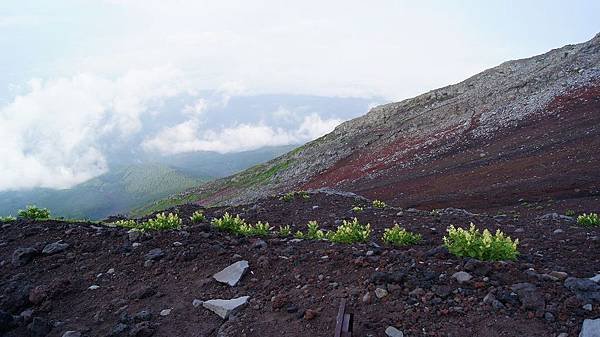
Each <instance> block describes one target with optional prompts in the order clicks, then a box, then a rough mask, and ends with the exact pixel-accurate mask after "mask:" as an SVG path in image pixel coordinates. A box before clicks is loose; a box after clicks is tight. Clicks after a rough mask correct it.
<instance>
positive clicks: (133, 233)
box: [127, 229, 142, 242]
mask: <svg viewBox="0 0 600 337" xmlns="http://www.w3.org/2000/svg"><path fill="white" fill-rule="evenodd" d="M141 236H142V232H140V231H138V230H135V229H130V230H129V232H127V237H128V238H129V241H131V242H134V241H137V240H139V239H140V237H141Z"/></svg>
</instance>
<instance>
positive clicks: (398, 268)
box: [0, 191, 600, 337]
mask: <svg viewBox="0 0 600 337" xmlns="http://www.w3.org/2000/svg"><path fill="white" fill-rule="evenodd" d="M325 192H327V191H322V192H320V193H314V194H311V195H310V198H309V199H307V200H304V199H301V198H297V199H295V200H293V201H290V202H285V201H281V200H279V199H278V198H266V199H262V200H260V201H259V202H257V203H255V204H252V205H247V206H236V207H229V208H210V209H207V210H205V214H206V215H207V218H208V219H207V222H205V223H201V224H191V223H190V222H189V221H188V220H187V219H188V217H189V216H190V215H191V214H192V213H193V211H195V210H196V209H198V206H194V205H185V206H180V207H179V208H178V209H176V210H171V211H177V213H178V214H179V215H180V216H181V217H182V218H184V224H185V226H184V229H183V230H180V231H167V232H153V233H148V234H145V235H137V234H136V233H134V234H130V233H128V231H127V230H125V229H121V228H111V227H107V226H104V225H98V224H88V223H67V222H57V221H43V222H29V221H21V220H19V221H17V222H12V223H5V224H3V225H2V227H1V228H2V229H1V230H0V310H2V311H1V312H0V335H2V334H3V336H7V337H8V336H71V337H73V336H315V337H316V336H333V332H334V327H335V317H336V314H337V310H338V306H339V303H340V300H341V299H343V298H345V299H347V301H348V311H350V312H352V313H353V314H354V336H386V332H385V331H386V329H388V330H387V331H388V333H389V334H391V335H393V333H394V331H392V330H393V329H391V328H389V327H390V326H392V327H395V328H396V329H398V331H401V332H403V334H404V336H544V337H547V336H561V337H565V336H577V335H578V334H579V333H580V330H581V328H582V324H583V321H584V320H585V319H594V318H597V317H599V316H600V305H599V304H600V303H599V302H600V285H599V284H597V283H596V282H595V280H590V279H589V278H591V277H594V276H595V275H597V274H598V273H599V272H600V267H599V266H600V264H599V262H600V257H599V256H598V254H597V251H598V248H599V247H600V229H590V228H582V227H580V226H578V225H577V224H576V223H575V221H574V219H573V218H570V217H566V216H562V215H561V214H564V213H565V211H566V210H567V209H574V210H576V211H579V212H583V211H588V212H589V211H597V207H598V205H600V203H599V202H600V200H598V198H595V199H594V198H588V199H571V200H565V201H560V202H555V201H552V200H545V201H543V202H540V201H537V202H534V201H528V200H521V201H518V202H517V201H516V202H515V206H513V207H510V208H499V209H494V210H493V213H492V211H488V213H480V214H473V213H470V212H469V211H466V210H462V209H452V208H449V209H443V210H440V211H438V212H433V213H432V212H430V211H423V210H415V209H400V208H395V207H389V206H388V207H387V208H385V209H374V208H372V207H370V206H369V205H370V203H369V202H368V201H366V200H364V199H361V198H357V197H354V196H352V195H340V194H335V193H325ZM355 205H365V206H366V207H365V210H364V211H363V212H361V213H358V214H355V213H354V212H353V211H352V210H351V208H352V207H353V206H355ZM225 211H228V212H230V213H233V214H240V216H242V217H244V218H245V219H247V220H248V221H249V222H251V223H254V222H256V221H258V220H260V221H263V222H264V221H268V222H269V223H270V224H271V225H273V226H275V227H278V226H279V225H286V224H289V225H291V226H292V227H293V228H294V230H296V229H304V227H305V224H306V223H307V222H308V221H309V220H317V221H318V222H319V223H320V224H321V226H322V227H323V228H325V229H331V228H333V227H334V226H336V224H338V223H339V222H340V220H342V219H349V218H352V217H354V216H357V217H358V219H359V220H360V221H361V222H369V223H371V225H372V227H373V231H374V233H373V240H372V241H371V242H370V243H368V244H354V245H340V244H332V243H329V242H326V241H306V240H303V241H299V240H294V239H281V238H276V237H272V238H268V239H264V240H263V239H248V238H240V237H233V236H229V235H226V234H223V233H220V232H216V231H214V230H213V229H212V228H211V227H210V225H209V224H208V221H209V220H210V219H211V218H213V217H216V216H221V215H222V214H223V213H224V212H225ZM471 222H473V223H475V224H476V225H478V226H479V227H481V228H483V227H486V228H489V229H492V230H495V229H497V228H500V229H502V230H503V231H504V232H506V233H507V234H509V235H510V236H511V237H513V238H518V239H519V240H520V245H519V249H520V252H521V255H520V257H519V259H518V260H517V261H515V262H482V261H476V260H471V259H466V258H457V257H454V256H452V255H450V254H449V253H448V252H447V251H446V250H445V249H444V248H443V247H442V246H441V243H442V237H443V235H444V233H445V229H446V227H447V226H449V225H451V224H454V225H458V226H463V227H464V226H468V224H469V223H471ZM394 223H398V224H400V225H402V226H404V227H406V228H407V229H409V230H412V231H415V232H418V233H420V234H422V236H423V238H424V241H423V243H422V244H419V245H415V246H410V247H405V248H394V247H391V246H389V245H384V244H383V243H382V242H381V239H380V237H381V234H382V232H383V229H384V228H386V227H389V226H392V225H393V224H394ZM238 261H247V262H248V267H247V270H246V272H245V274H244V275H243V276H242V277H241V279H240V280H239V282H238V283H237V284H236V285H235V286H231V285H229V284H224V283H220V282H217V281H216V280H215V279H214V278H213V277H212V276H213V275H214V274H215V273H217V272H219V271H221V270H222V269H224V268H225V267H227V266H229V265H231V264H233V263H235V262H238ZM238 267H240V268H242V269H245V263H243V262H241V263H239V264H238ZM243 296H249V297H248V299H247V303H246V304H245V305H242V306H241V307H239V308H238V309H237V310H236V311H234V312H232V313H231V314H230V315H229V316H228V317H227V319H222V318H221V317H219V316H218V315H217V314H216V313H215V312H213V311H211V310H208V309H207V308H205V306H210V305H208V304H207V303H213V302H208V301H209V300H214V299H225V300H228V299H233V298H240V297H243ZM240 301H241V302H243V301H244V298H242V299H241V300H240ZM590 322H592V321H588V323H586V324H590ZM67 331H72V332H70V333H67ZM398 331H395V333H398ZM397 335H398V334H397ZM588 336H591V335H588Z"/></svg>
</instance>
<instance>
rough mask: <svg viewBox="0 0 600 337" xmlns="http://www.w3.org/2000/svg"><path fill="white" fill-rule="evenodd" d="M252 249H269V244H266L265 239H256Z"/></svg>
mask: <svg viewBox="0 0 600 337" xmlns="http://www.w3.org/2000/svg"><path fill="white" fill-rule="evenodd" d="M252 248H254V249H263V248H267V243H266V242H265V240H263V239H256V240H255V241H254V242H253V243H252Z"/></svg>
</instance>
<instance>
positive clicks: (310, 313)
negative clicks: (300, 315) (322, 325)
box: [304, 309, 319, 321]
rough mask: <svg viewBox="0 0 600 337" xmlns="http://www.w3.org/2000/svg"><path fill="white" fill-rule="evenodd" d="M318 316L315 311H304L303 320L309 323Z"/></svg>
mask: <svg viewBox="0 0 600 337" xmlns="http://www.w3.org/2000/svg"><path fill="white" fill-rule="evenodd" d="M318 315H319V313H318V312H317V311H316V310H313V309H306V311H305V312H304V319H305V320H307V321H310V320H311V319H314V318H315V317H317V316H318Z"/></svg>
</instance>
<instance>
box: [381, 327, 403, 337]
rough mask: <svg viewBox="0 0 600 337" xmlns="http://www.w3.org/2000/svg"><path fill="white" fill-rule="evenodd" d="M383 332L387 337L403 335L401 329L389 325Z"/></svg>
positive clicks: (401, 336)
mask: <svg viewBox="0 0 600 337" xmlns="http://www.w3.org/2000/svg"><path fill="white" fill-rule="evenodd" d="M385 334H386V335H387V336H388V337H404V333H403V332H402V331H400V330H398V329H396V328H395V327H393V326H391V325H390V326H388V327H387V328H386V329H385Z"/></svg>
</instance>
